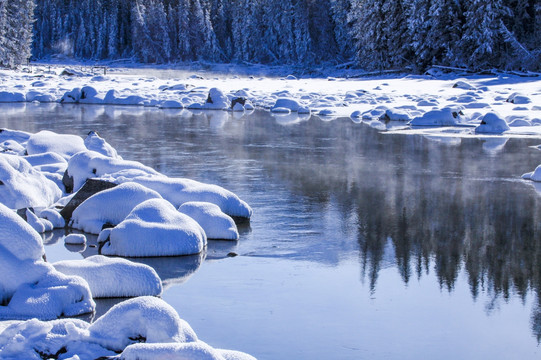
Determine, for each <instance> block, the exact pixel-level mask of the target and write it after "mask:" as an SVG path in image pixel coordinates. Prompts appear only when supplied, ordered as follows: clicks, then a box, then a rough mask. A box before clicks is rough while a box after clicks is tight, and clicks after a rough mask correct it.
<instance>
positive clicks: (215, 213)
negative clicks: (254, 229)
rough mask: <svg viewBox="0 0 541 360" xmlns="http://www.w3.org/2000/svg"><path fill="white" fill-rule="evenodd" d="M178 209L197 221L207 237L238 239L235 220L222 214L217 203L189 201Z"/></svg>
mask: <svg viewBox="0 0 541 360" xmlns="http://www.w3.org/2000/svg"><path fill="white" fill-rule="evenodd" d="M178 211H179V212H181V213H183V214H186V215H188V216H189V217H191V218H192V219H194V220H195V221H197V222H198V223H199V225H201V227H202V228H203V230H205V233H206V234H207V238H208V239H220V240H238V238H239V232H238V230H237V225H235V221H234V220H233V219H232V218H231V217H229V216H228V215H226V214H224V213H223V212H222V210H220V207H219V206H218V205H215V204H211V203H206V202H197V201H190V202H187V203H184V204H182V205H181V206H180V207H179V208H178Z"/></svg>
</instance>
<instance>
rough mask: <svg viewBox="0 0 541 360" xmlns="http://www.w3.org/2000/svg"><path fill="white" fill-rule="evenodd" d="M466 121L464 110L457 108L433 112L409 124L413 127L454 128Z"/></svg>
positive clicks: (445, 108) (446, 108)
mask: <svg viewBox="0 0 541 360" xmlns="http://www.w3.org/2000/svg"><path fill="white" fill-rule="evenodd" d="M464 121H465V119H464V117H463V113H462V110H461V109H460V108H455V107H444V108H442V109H439V110H431V111H428V112H426V113H424V114H423V115H422V116H419V117H416V118H414V119H413V120H411V121H410V122H409V124H410V125H411V126H454V125H461V124H463V123H464Z"/></svg>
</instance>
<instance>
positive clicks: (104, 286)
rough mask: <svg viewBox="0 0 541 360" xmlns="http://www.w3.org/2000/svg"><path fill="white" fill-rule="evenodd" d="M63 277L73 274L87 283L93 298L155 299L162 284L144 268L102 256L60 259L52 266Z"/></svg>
mask: <svg viewBox="0 0 541 360" xmlns="http://www.w3.org/2000/svg"><path fill="white" fill-rule="evenodd" d="M53 266H54V267H55V269H56V270H58V271H60V272H61V273H63V274H66V275H77V276H80V277H82V278H83V279H85V280H86V282H87V283H88V286H89V287H90V291H91V292H92V296H93V297H94V298H103V297H135V296H145V295H150V296H158V295H161V293H162V282H161V280H160V278H159V277H158V274H157V273H156V271H155V270H154V269H153V268H151V267H150V266H148V265H144V264H139V263H134V262H131V261H128V260H126V259H121V258H108V257H105V256H102V255H94V256H90V257H88V258H86V259H84V260H64V261H58V262H56V263H54V264H53Z"/></svg>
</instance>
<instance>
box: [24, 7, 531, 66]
mask: <svg viewBox="0 0 541 360" xmlns="http://www.w3.org/2000/svg"><path fill="white" fill-rule="evenodd" d="M81 14H82V15H83V16H81ZM35 19H36V21H35V23H34V43H33V56H34V57H35V58H45V57H47V56H49V55H54V54H59V53H63V54H66V55H70V56H74V57H75V58H78V59H95V60H98V59H119V58H132V57H133V58H135V60H137V61H140V62H145V63H168V62H177V61H193V60H204V61H210V62H253V63H266V64H300V65H315V64H340V63H344V62H348V61H353V62H354V63H355V64H356V65H358V66H360V67H363V68H366V69H390V68H405V67H410V68H412V69H413V70H414V71H421V70H424V69H425V68H426V67H428V66H430V65H433V64H437V65H449V66H461V67H469V68H473V69H482V68H487V67H497V68H501V69H509V68H513V69H528V70H539V69H540V67H541V3H540V2H539V1H538V0H484V1H483V0H473V1H464V0H375V1H367V0H233V1H225V0H136V1H133V0H77V1H75V0H37V7H36V10H35Z"/></svg>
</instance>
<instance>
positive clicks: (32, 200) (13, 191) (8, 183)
mask: <svg viewBox="0 0 541 360" xmlns="http://www.w3.org/2000/svg"><path fill="white" fill-rule="evenodd" d="M61 196H62V191H61V190H60V188H59V187H58V186H57V185H56V184H55V183H54V182H52V181H51V180H49V179H47V178H46V177H45V176H44V175H43V174H42V173H40V172H39V171H37V170H35V169H33V168H32V166H31V165H30V163H29V162H28V161H26V160H25V159H24V158H22V157H20V156H17V155H9V154H1V153H0V203H2V204H4V205H6V206H7V207H10V208H12V209H21V208H26V207H38V208H46V207H48V206H50V205H51V204H53V203H55V202H56V201H57V200H58V199H59V198H60V197H61Z"/></svg>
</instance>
